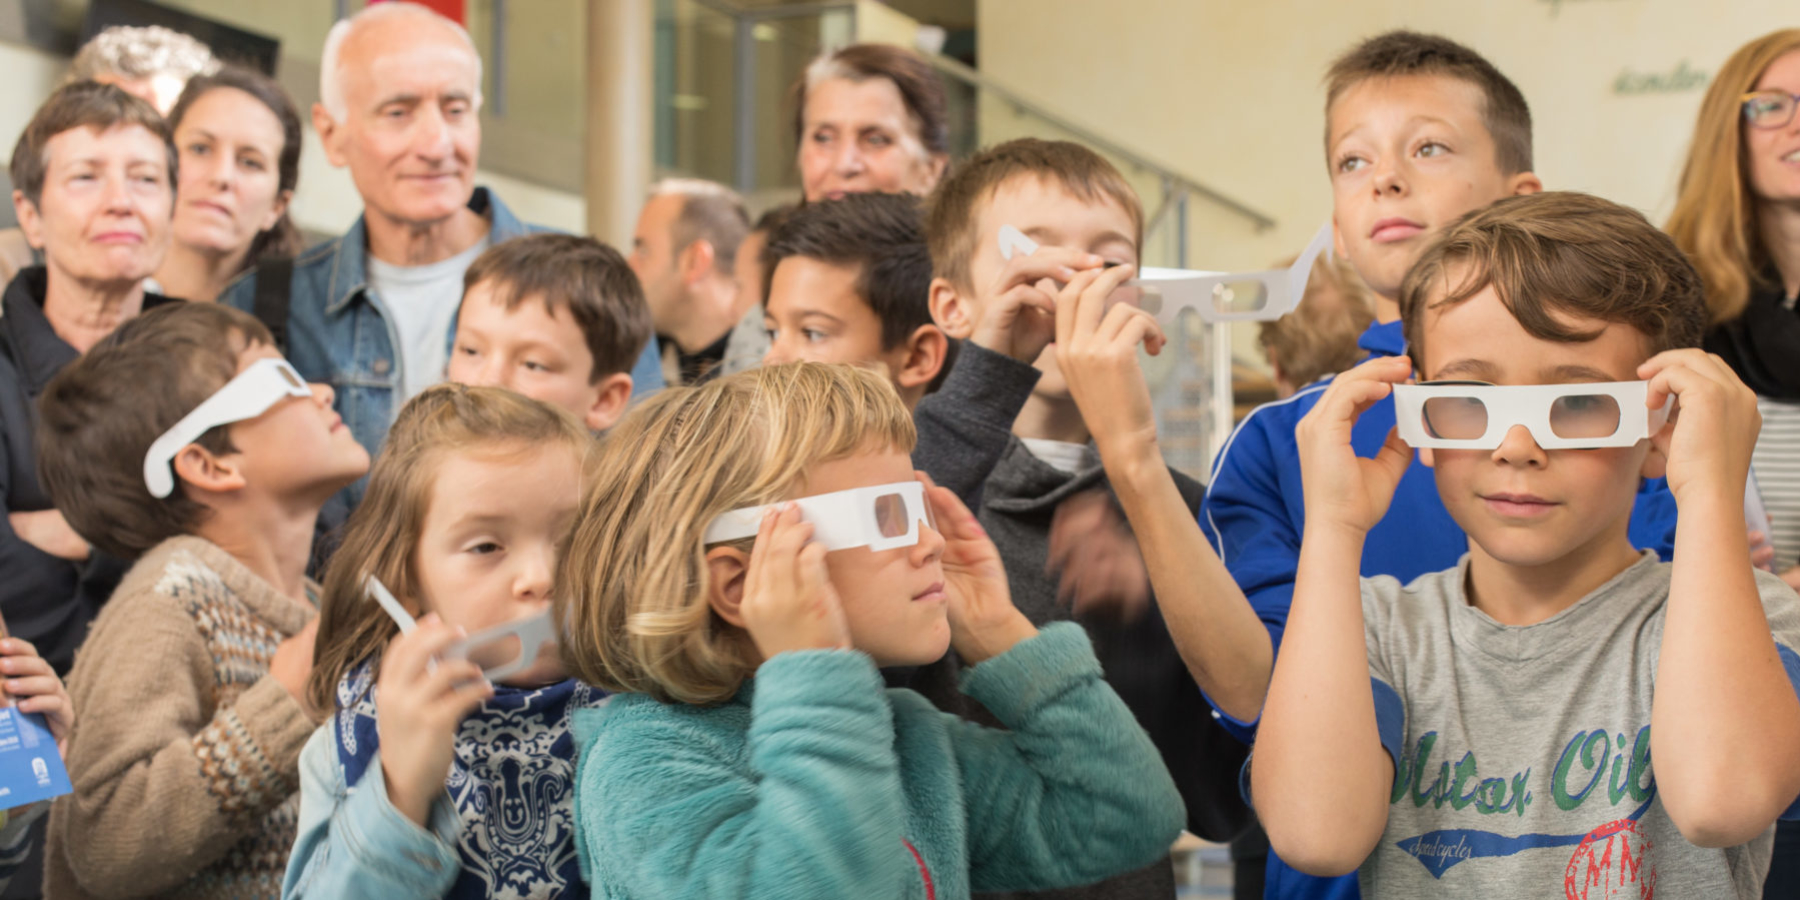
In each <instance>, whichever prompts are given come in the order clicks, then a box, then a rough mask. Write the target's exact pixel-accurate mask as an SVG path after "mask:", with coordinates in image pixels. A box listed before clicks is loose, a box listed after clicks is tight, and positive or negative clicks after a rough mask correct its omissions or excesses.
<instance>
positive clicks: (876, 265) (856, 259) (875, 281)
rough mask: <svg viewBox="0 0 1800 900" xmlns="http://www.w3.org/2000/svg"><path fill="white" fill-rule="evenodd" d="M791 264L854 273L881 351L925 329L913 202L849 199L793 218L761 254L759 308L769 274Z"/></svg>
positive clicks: (922, 252)
mask: <svg viewBox="0 0 1800 900" xmlns="http://www.w3.org/2000/svg"><path fill="white" fill-rule="evenodd" d="M790 256H803V257H806V258H807V259H816V260H819V261H820V262H826V263H831V264H833V265H847V266H856V267H857V271H858V273H859V274H858V275H857V279H856V294H857V296H859V297H861V298H862V299H863V302H864V303H867V304H869V308H870V309H872V310H874V311H875V316H876V318H878V319H880V320H881V346H882V347H883V348H892V347H895V346H897V345H899V344H900V343H901V342H903V341H905V340H906V339H907V338H908V337H910V336H911V335H912V333H913V332H914V331H915V330H917V329H918V327H919V326H921V325H930V324H931V251H930V249H929V248H928V247H927V246H926V243H925V228H924V222H923V221H922V217H921V215H920V212H919V198H917V197H914V196H912V195H910V194H875V193H871V194H850V195H847V196H845V197H843V198H841V199H838V200H825V201H821V202H819V203H808V204H806V205H805V206H802V207H800V208H799V209H796V210H794V212H793V214H792V215H790V216H788V217H787V218H786V219H784V220H782V221H781V222H780V223H779V224H777V225H776V226H775V230H774V231H772V232H770V233H769V244H768V246H767V247H765V248H763V255H762V264H763V302H764V304H765V305H766V304H767V303H768V297H769V285H770V283H771V282H772V281H774V278H775V267H776V266H778V265H780V264H781V261H782V260H784V259H787V258H788V257H790Z"/></svg>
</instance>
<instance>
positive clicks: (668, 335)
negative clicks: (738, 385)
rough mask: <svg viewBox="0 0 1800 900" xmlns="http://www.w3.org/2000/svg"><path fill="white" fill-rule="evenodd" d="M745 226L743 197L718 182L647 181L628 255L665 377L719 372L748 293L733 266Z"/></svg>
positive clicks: (675, 379)
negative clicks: (658, 345) (647, 195)
mask: <svg viewBox="0 0 1800 900" xmlns="http://www.w3.org/2000/svg"><path fill="white" fill-rule="evenodd" d="M749 230H750V216H749V214H747V213H746V212H744V201H743V200H742V199H741V198H739V197H738V195H737V194H736V193H735V192H734V191H732V190H731V189H730V188H727V187H725V186H724V185H720V184H714V183H713V182H710V181H699V180H695V179H687V178H671V179H668V180H665V181H660V182H657V183H656V185H654V186H653V187H651V188H650V201H649V202H648V203H645V204H644V209H643V211H642V212H640V213H639V214H638V221H637V229H636V231H635V232H633V234H632V236H631V257H630V258H629V259H628V260H627V261H628V262H630V263H631V270H632V271H633V272H636V273H637V277H638V281H641V282H643V285H644V299H645V301H647V302H648V303H649V305H650V319H651V322H652V323H653V324H654V326H655V329H656V337H657V340H658V341H659V342H660V343H661V344H662V345H663V360H662V371H663V378H664V379H665V380H667V381H668V382H669V383H670V384H697V383H699V382H702V381H705V380H707V379H708V378H710V377H712V376H713V375H716V374H718V366H719V363H720V361H721V360H723V359H724V358H725V349H726V345H727V343H728V341H729V338H730V336H731V329H732V326H733V325H736V324H737V322H738V320H739V319H740V318H742V317H743V315H744V307H745V305H746V303H747V302H749V301H751V300H753V299H754V296H740V292H739V291H738V288H737V282H736V280H735V268H734V267H735V265H736V261H737V251H738V245H740V244H742V243H743V242H744V235H745V234H746V233H748V232H749Z"/></svg>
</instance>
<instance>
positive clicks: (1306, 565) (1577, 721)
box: [1250, 193, 1800, 900]
mask: <svg viewBox="0 0 1800 900" xmlns="http://www.w3.org/2000/svg"><path fill="white" fill-rule="evenodd" d="M1399 299H1400V308H1401V311H1402V316H1403V322H1404V328H1405V331H1406V334H1407V336H1408V339H1409V340H1408V346H1409V348H1410V359H1409V358H1408V357H1401V356H1396V357H1382V358H1379V359H1374V360H1371V361H1369V362H1366V363H1364V364H1362V365H1361V366H1358V367H1357V368H1355V369H1353V370H1351V371H1350V372H1347V373H1345V374H1344V375H1342V376H1340V377H1338V378H1337V379H1336V380H1334V381H1333V383H1332V384H1331V386H1330V387H1328V388H1326V389H1325V390H1324V392H1323V396H1322V398H1321V399H1320V400H1319V402H1318V403H1317V405H1316V406H1314V407H1313V410H1312V411H1311V412H1310V413H1309V414H1308V415H1307V416H1306V418H1305V419H1304V420H1302V421H1301V423H1300V427H1299V430H1298V432H1297V434H1296V443H1297V444H1298V449H1299V454H1300V465H1301V468H1302V475H1303V478H1304V480H1305V497H1306V511H1307V524H1306V535H1305V541H1304V543H1303V544H1302V546H1301V551H1300V562H1299V576H1298V580H1297V583H1296V586H1295V591H1294V604H1293V614H1292V616H1291V619H1290V621H1289V624H1288V628H1287V636H1286V638H1285V640H1284V643H1283V653H1282V654H1281V656H1280V657H1279V658H1278V659H1277V661H1276V664H1275V672H1274V675H1273V678H1272V680H1271V684H1270V688H1269V698H1268V702H1267V704H1266V706H1265V708H1264V711H1263V718H1262V723H1261V727H1260V730H1259V732H1258V737H1257V743H1256V750H1255V755H1254V756H1253V758H1252V760H1251V763H1250V784H1251V788H1252V791H1251V798H1252V800H1253V801H1254V802H1255V805H1256V808H1257V812H1258V814H1259V816H1260V818H1261V820H1262V822H1263V825H1264V827H1265V828H1266V829H1267V830H1268V833H1269V837H1270V841H1271V844H1272V845H1273V846H1274V848H1275V850H1276V851H1277V852H1278V853H1280V854H1281V857H1282V858H1283V859H1285V860H1287V861H1288V862H1290V863H1292V864H1293V865H1295V866H1296V867H1298V868H1300V869H1302V870H1304V871H1309V872H1313V873H1315V874H1319V875H1338V874H1341V873H1344V872H1348V871H1350V870H1352V869H1358V870H1359V872H1358V874H1359V878H1360V880H1361V884H1362V888H1363V891H1364V893H1365V894H1367V895H1368V896H1372V897H1382V898H1390V897H1397V898H1409V897H1420V898H1423V897H1488V896H1518V897H1525V896H1531V897H1539V896H1546V895H1551V894H1557V893H1558V892H1559V891H1560V892H1566V893H1567V894H1568V895H1569V896H1586V895H1587V892H1588V891H1589V890H1591V889H1598V890H1602V891H1607V892H1616V891H1624V892H1628V893H1630V894H1632V895H1633V896H1646V897H1647V896H1651V895H1652V893H1655V894H1658V895H1663V896H1672V897H1735V898H1739V900H1750V898H1754V897H1759V896H1761V893H1762V881H1763V877H1764V873H1766V872H1767V869H1768V864H1769V848H1770V840H1771V835H1772V831H1773V828H1772V826H1773V825H1774V823H1775V820H1776V818H1777V817H1778V816H1779V817H1784V818H1791V817H1795V816H1800V804H1796V803H1795V798H1796V796H1797V795H1800V697H1796V684H1797V683H1800V656H1796V655H1795V652H1794V650H1793V648H1794V647H1795V646H1797V645H1800V598H1797V597H1796V596H1795V595H1794V592H1793V590H1792V589H1790V588H1789V587H1787V586H1786V585H1785V584H1783V583H1782V582H1781V581H1780V579H1778V578H1776V577H1775V576H1774V575H1771V574H1769V573H1766V572H1761V571H1757V570H1754V569H1752V568H1751V567H1750V566H1749V565H1748V564H1747V560H1746V559H1745V555H1744V548H1745V547H1746V546H1747V534H1746V530H1745V524H1744V519H1743V505H1742V504H1743V496H1744V486H1745V478H1746V475H1747V472H1748V468H1749V460H1750V448H1751V447H1752V446H1753V445H1754V443H1755V441H1756V433H1757V429H1758V426H1759V423H1760V419H1759V416H1758V415H1757V411H1756V399H1755V396H1754V394H1752V393H1751V391H1750V390H1749V389H1748V388H1746V387H1745V386H1744V385H1743V383H1742V382H1741V381H1739V380H1738V378H1737V376H1736V375H1734V374H1733V373H1732V372H1731V370H1730V369H1729V368H1728V367H1726V366H1725V365H1724V363H1723V362H1721V361H1720V360H1719V359H1718V358H1717V357H1713V356H1709V355H1707V354H1705V353H1702V352H1701V351H1699V350H1698V349H1696V345H1697V344H1698V343H1699V340H1700V336H1701V330H1702V329H1703V328H1704V326H1705V322H1706V311H1705V307H1704V305H1703V304H1702V301H1701V289H1700V280H1699V277H1698V276H1697V275H1696V274H1695V272H1694V269H1693V267H1692V266H1691V265H1690V264H1689V263H1688V262H1687V260H1686V258H1685V257H1683V256H1682V254H1681V252H1680V251H1679V250H1678V249H1676V247H1675V245H1674V243H1673V242H1672V241H1670V240H1669V238H1668V237H1667V236H1665V235H1663V234H1662V233H1661V232H1659V231H1657V230H1656V229H1655V228H1654V227H1652V226H1651V225H1650V224H1649V223H1648V222H1647V221H1645V220H1644V218H1643V216H1641V215H1639V214H1638V213H1635V212H1632V211H1630V210H1627V209H1624V208H1623V207H1619V206H1616V205H1614V204H1612V203H1608V202H1606V201H1604V200H1600V199H1598V198H1594V197H1589V196H1586V195H1582V194H1556V193H1553V194H1539V195H1535V196H1527V197H1517V198H1511V199H1508V200H1503V201H1501V202H1499V203H1496V204H1494V205H1493V206H1491V207H1489V208H1487V209H1485V210H1482V211H1480V212H1477V213H1472V214H1470V215H1469V216H1467V217H1465V218H1464V219H1463V220H1462V221H1460V222H1458V223H1457V224H1455V225H1453V226H1452V227H1450V228H1449V229H1448V230H1447V231H1445V232H1444V233H1443V234H1442V235H1441V236H1440V237H1439V238H1438V239H1437V240H1436V241H1435V242H1434V243H1433V244H1432V246H1431V247H1430V248H1429V249H1428V250H1426V252H1425V254H1424V255H1423V256H1422V257H1421V259H1420V260H1419V262H1418V263H1417V264H1416V265H1414V267H1413V268H1412V270H1411V271H1410V272H1409V273H1408V274H1407V276H1406V279H1405V281H1404V282H1402V284H1401V289H1400V297H1399ZM1409 376H1413V377H1416V378H1417V380H1418V382H1419V383H1418V384H1416V385H1414V384H1403V383H1402V382H1404V381H1406V380H1407V378H1408V377H1409ZM1390 395H1392V396H1393V398H1394V404H1395V409H1396V411H1397V415H1398V417H1399V427H1398V431H1397V433H1396V434H1390V435H1389V436H1388V438H1387V439H1386V441H1385V443H1384V444H1383V445H1382V447H1381V448H1380V450H1379V452H1378V453H1377V454H1376V455H1375V457H1374V458H1373V459H1370V458H1366V457H1362V456H1359V455H1358V454H1357V453H1356V448H1355V447H1354V446H1353V444H1352V438H1351V434H1352V431H1353V429H1354V428H1355V426H1356V423H1357V421H1358V418H1359V417H1360V416H1362V415H1363V414H1365V413H1366V411H1367V410H1368V409H1369V408H1370V407H1371V406H1372V405H1373V404H1374V403H1375V402H1376V401H1377V400H1380V399H1383V398H1386V397H1388V396H1390ZM1671 409H1673V410H1674V412H1673V414H1672V415H1671ZM1409 443H1410V444H1411V447H1409V446H1408V444H1409ZM1414 447H1416V448H1417V449H1418V451H1419V456H1420V460H1421V461H1422V462H1423V463H1424V464H1425V465H1426V466H1428V467H1430V469H1431V470H1432V474H1433V475H1434V476H1435V480H1436V485H1437V490H1438V492H1439V494H1440V496H1441V497H1442V498H1443V502H1444V506H1445V507H1446V508H1447V509H1448V510H1449V512H1450V515H1451V517H1452V518H1453V519H1454V520H1455V522H1456V524H1457V525H1458V526H1459V527H1460V528H1461V530H1462V531H1463V532H1465V533H1466V534H1467V535H1468V536H1469V540H1470V545H1469V553H1468V555H1467V556H1466V557H1464V559H1463V561H1462V562H1461V563H1459V564H1457V565H1456V566H1454V567H1452V568H1449V569H1446V570H1444V571H1442V572H1436V573H1431V574H1427V575H1423V576H1421V577H1419V578H1418V579H1416V580H1414V581H1412V582H1411V583H1410V584H1406V585H1402V583H1401V582H1400V581H1399V580H1398V579H1395V578H1393V577H1391V576H1378V577H1373V578H1364V579H1360V581H1359V579H1358V572H1359V569H1360V567H1361V565H1362V558H1363V549H1364V544H1365V542H1366V540H1367V539H1368V535H1369V531H1370V529H1371V528H1372V527H1373V526H1374V525H1375V523H1376V522H1379V521H1381V519H1382V516H1383V515H1384V514H1385V513H1386V512H1387V510H1388V505H1389V504H1390V503H1391V502H1392V500H1393V498H1394V491H1395V486H1396V485H1397V484H1398V482H1399V481H1400V479H1401V477H1402V475H1403V474H1404V473H1405V472H1406V471H1407V469H1408V467H1409V465H1410V462H1411V458H1412V448H1414ZM1664 476H1666V477H1667V479H1668V484H1669V487H1670V490H1671V492H1672V493H1673V495H1674V497H1675V500H1676V503H1677V504H1678V505H1679V509H1680V518H1681V526H1682V527H1681V528H1680V530H1679V531H1678V533H1677V536H1676V543H1675V561H1674V563H1673V564H1668V563H1662V562H1660V561H1659V560H1657V558H1656V556H1655V554H1653V553H1649V552H1646V551H1643V550H1639V549H1637V548H1636V547H1635V546H1634V545H1633V544H1632V542H1631V541H1630V539H1629V538H1628V535H1627V530H1628V524H1629V521H1630V514H1631V508H1632V505H1633V503H1634V502H1635V500H1636V499H1637V496H1638V483H1639V482H1640V481H1641V480H1643V479H1646V478H1661V477H1664ZM1609 895H1610V894H1609Z"/></svg>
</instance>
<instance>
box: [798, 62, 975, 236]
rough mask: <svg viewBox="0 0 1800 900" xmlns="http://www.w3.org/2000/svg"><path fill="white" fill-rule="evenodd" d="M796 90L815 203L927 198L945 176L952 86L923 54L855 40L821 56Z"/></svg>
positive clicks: (806, 187) (804, 183)
mask: <svg viewBox="0 0 1800 900" xmlns="http://www.w3.org/2000/svg"><path fill="white" fill-rule="evenodd" d="M795 95H796V101H797V102H796V103H795V117H794V136H795V138H796V139H797V140H798V141H799V150H798V152H797V156H798V159H797V160H796V162H797V164H798V165H799V167H800V187H801V191H802V192H803V193H804V194H805V196H806V200H807V202H809V203H814V202H818V201H820V200H825V199H828V198H833V197H842V196H844V195H845V194H856V193H863V192H867V191H881V192H885V193H897V194H918V195H920V196H924V195H925V194H929V193H931V190H932V188H935V187H937V183H938V179H940V178H942V177H943V176H944V168H945V166H946V165H948V163H949V160H950V130H949V126H948V124H947V123H946V121H945V119H946V114H945V106H946V101H945V99H944V84H943V82H942V81H941V80H939V78H938V75H937V72H936V71H934V70H933V69H932V68H931V65H930V64H929V63H927V62H926V61H925V60H924V59H922V58H920V56H919V55H918V54H917V53H914V52H912V51H911V50H907V49H905V48H903V47H896V46H894V45H892V44H853V45H851V46H849V47H845V48H844V49H842V50H838V51H835V52H833V53H827V54H825V55H824V56H821V57H819V58H818V59H816V60H813V62H812V64H811V65H809V66H807V67H806V74H805V75H804V76H802V77H801V79H800V83H799V84H798V85H796V86H795Z"/></svg>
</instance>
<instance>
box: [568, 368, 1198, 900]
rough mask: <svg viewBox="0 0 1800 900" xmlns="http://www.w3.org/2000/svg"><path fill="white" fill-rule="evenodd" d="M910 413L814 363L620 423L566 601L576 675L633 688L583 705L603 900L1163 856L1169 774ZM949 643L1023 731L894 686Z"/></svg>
mask: <svg viewBox="0 0 1800 900" xmlns="http://www.w3.org/2000/svg"><path fill="white" fill-rule="evenodd" d="M913 436H914V431H913V424H912V419H911V417H910V416H908V415H907V413H906V409H905V407H903V406H902V405H901V404H900V402H899V400H898V398H897V397H896V396H895V394H894V391H893V389H892V387H891V386H890V385H889V384H888V382H887V381H886V380H885V379H884V378H882V377H881V376H879V375H877V374H875V373H873V372H869V371H867V370H863V369H858V368H852V367H848V366H827V365H820V364H816V363H795V364H792V365H787V366H777V367H764V368H762V369H758V370H755V371H753V372H746V373H742V374H739V375H735V376H730V377H727V378H723V379H721V380H719V381H716V382H713V383H711V384H708V385H705V386H702V387H699V388H694V389H685V390H671V391H667V392H665V393H663V394H662V395H660V396H658V397H656V398H653V399H652V400H650V401H648V402H647V403H646V404H645V405H644V406H643V407H641V408H639V409H638V410H636V411H635V412H633V413H632V414H631V415H629V416H627V417H626V419H625V421H624V423H623V424H622V425H621V426H620V428H619V430H618V431H617V432H616V433H615V434H614V435H613V437H612V439H611V443H610V444H609V447H608V451H607V453H606V455H605V456H604V458H603V461H602V463H601V464H600V466H599V467H598V471H597V472H596V474H595V477H594V482H593V484H592V485H591V486H590V487H589V489H588V490H587V492H586V494H585V496H584V497H583V499H582V510H583V514H582V518H581V521H580V524H578V525H577V526H576V529H575V535H574V538H573V541H572V543H571V546H570V549H569V552H568V554H567V558H566V559H565V560H564V568H563V572H564V574H563V577H562V579H561V584H562V585H563V589H562V590H561V591H559V593H558V595H557V600H556V602H555V605H554V611H555V617H556V620H557V622H558V624H559V627H560V628H561V630H562V642H561V647H562V653H563V659H564V660H565V662H566V663H567V664H568V666H569V669H570V671H571V672H573V673H575V674H576V676H577V677H579V678H581V679H582V680H584V681H588V682H591V683H594V684H597V685H600V686H602V687H605V688H608V689H610V690H618V691H626V692H629V693H626V694H621V695H616V696H614V697H613V698H612V702H611V704H610V705H608V706H607V707H605V708H604V709H601V710H595V711H591V712H582V713H580V714H579V715H578V718H577V723H576V726H577V729H578V733H579V735H580V744H581V747H582V750H581V765H580V774H579V778H578V783H577V786H576V790H577V800H576V812H577V818H578V828H579V834H580V844H581V848H582V854H583V860H584V864H585V871H586V873H587V875H588V876H589V879H590V881H591V882H592V883H593V885H594V893H595V895H596V896H607V897H614V898H631V897H733V898H744V900H756V898H765V897H766V898H781V900H795V898H801V900H806V898H845V897H913V898H926V897H939V898H947V900H949V898H955V900H960V898H966V897H968V896H969V895H970V893H971V892H972V891H991V890H1005V889H1022V888H1037V887H1051V886H1058V885H1069V884H1079V883H1084V882H1090V881H1094V880H1097V879H1100V878H1103V877H1105V876H1107V875H1110V874H1113V873H1116V872H1119V871H1123V870H1127V869H1131V868H1135V867H1138V866H1142V865H1145V864H1146V863H1148V862H1150V861H1151V860H1154V859H1156V858H1158V857H1160V856H1162V855H1163V854H1165V853H1167V851H1168V847H1169V843H1170V841H1172V840H1173V839H1174V837H1175V835H1176V833H1177V832H1178V831H1179V830H1180V824H1181V821H1180V820H1181V803H1180V799H1179V798H1178V796H1177V795H1176V792H1175V787H1174V785H1173V784H1172V783H1170V780H1169V777H1168V774H1167V773H1166V772H1165V771H1164V769H1163V766H1162V763H1161V760H1160V759H1158V757H1157V755H1156V750H1155V748H1154V747H1152V746H1151V744H1150V742H1149V740H1148V738H1146V737H1145V735H1144V733H1143V730H1142V729H1141V728H1139V727H1137V725H1136V724H1135V723H1133V722H1132V721H1131V714H1130V713H1129V712H1128V711H1127V710H1126V709H1125V707H1124V705H1123V704H1122V703H1120V702H1119V699H1118V697H1117V695H1115V694H1114V693H1113V692H1112V690H1111V689H1110V688H1108V687H1107V686H1106V684H1105V682H1104V681H1102V680H1101V677H1100V667H1099V665H1098V663H1097V662H1096V661H1095V659H1094V656H1093V651H1092V650H1091V649H1090V648H1089V645H1088V640H1087V636H1086V635H1084V634H1083V633H1082V632H1081V630H1080V629H1079V628H1077V627H1075V626H1073V625H1067V624H1062V625H1051V626H1048V627H1046V628H1045V629H1043V630H1042V632H1041V633H1040V632H1039V630H1038V629H1036V628H1034V627H1033V626H1032V625H1031V624H1030V622H1028V621H1026V620H1025V618H1024V616H1022V615H1021V614H1020V613H1019V611H1018V610H1017V609H1015V608H1014V607H1013V605H1012V602H1011V599H1010V597H1009V595H1008V592H1007V587H1006V573H1005V571H1004V569H1003V567H1002V565H1001V562H1000V558H999V555H998V553H997V552H996V551H995V549H994V545H993V543H992V542H991V541H989V540H988V539H987V538H986V536H985V535H984V534H983V533H982V531H981V528H980V526H979V525H977V524H976V522H975V518H974V516H973V515H972V514H970V513H969V511H968V509H967V508H966V507H964V506H963V505H962V504H961V503H960V502H958V501H957V499H956V497H955V495H954V494H953V493H952V492H950V491H949V490H947V489H944V488H939V487H934V486H931V485H929V483H926V484H921V482H920V481H919V480H917V478H916V474H915V472H914V470H913V468H912V463H911V461H910V459H909V457H908V453H909V451H910V450H911V449H912V444H913ZM796 501H797V502H796ZM803 510H804V512H803ZM933 515H935V517H936V518H935V525H934V524H933V518H932V516H933ZM752 537H754V543H752V541H751V538H752ZM815 538H816V539H817V540H815ZM878 547H879V549H877V548H878ZM952 645H954V646H955V647H956V649H957V652H958V653H959V654H961V655H962V657H963V658H964V659H965V660H966V661H968V662H970V663H971V664H973V665H974V669H973V671H971V672H970V673H969V674H968V676H967V678H966V680H965V682H964V686H965V689H966V690H968V691H969V693H970V694H971V695H972V696H974V697H976V698H978V699H980V700H981V701H982V702H983V703H985V704H987V706H988V707H989V708H990V709H992V710H993V711H994V713H995V714H996V715H997V716H998V717H999V718H1000V720H1001V721H1003V722H1004V723H1005V724H1006V725H1007V726H1009V728H1010V730H998V729H989V728H985V727H982V726H978V725H974V724H972V723H968V722H964V721H962V720H960V719H957V718H955V717H953V716H950V715H947V714H944V713H941V712H938V711H937V710H935V709H933V708H932V707H931V704H930V703H929V702H927V701H926V700H925V699H924V698H923V697H920V696H919V695H917V694H915V693H913V692H911V691H907V690H883V688H882V683H881V676H880V673H879V672H878V671H877V667H878V666H889V665H918V664H921V663H928V662H931V661H933V660H935V659H937V658H938V657H940V656H942V655H943V654H944V653H945V651H946V650H948V649H949V648H950V647H951V646H952Z"/></svg>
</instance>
